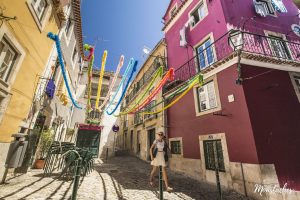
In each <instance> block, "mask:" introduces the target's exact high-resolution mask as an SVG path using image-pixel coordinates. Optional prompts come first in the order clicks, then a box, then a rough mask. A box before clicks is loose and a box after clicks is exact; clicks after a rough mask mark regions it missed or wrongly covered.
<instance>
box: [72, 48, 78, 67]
mask: <svg viewBox="0 0 300 200" xmlns="http://www.w3.org/2000/svg"><path fill="white" fill-rule="evenodd" d="M76 56H77V49H76V45H75V46H74V50H73V55H72V61H73V63H74V62H75V59H76Z"/></svg>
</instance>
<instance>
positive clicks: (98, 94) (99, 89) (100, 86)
mask: <svg viewBox="0 0 300 200" xmlns="http://www.w3.org/2000/svg"><path fill="white" fill-rule="evenodd" d="M106 58H107V51H106V50H105V51H104V53H103V56H102V66H101V71H100V76H99V83H98V91H97V98H96V105H95V109H98V107H99V100H100V96H101V89H102V82H103V76H104V71H105V64H106Z"/></svg>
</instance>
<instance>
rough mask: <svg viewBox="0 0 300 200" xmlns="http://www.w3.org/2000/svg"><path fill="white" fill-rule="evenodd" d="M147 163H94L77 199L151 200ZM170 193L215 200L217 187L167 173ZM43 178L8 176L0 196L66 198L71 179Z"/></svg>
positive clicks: (230, 199) (38, 174) (171, 199)
mask: <svg viewBox="0 0 300 200" xmlns="http://www.w3.org/2000/svg"><path fill="white" fill-rule="evenodd" d="M150 170H151V166H150V164H148V163H146V162H144V161H141V160H139V159H137V158H135V157H115V158H111V159H110V160H108V161H107V162H105V163H102V162H101V161H100V162H98V163H97V164H96V165H95V170H94V171H93V172H92V173H91V174H89V175H87V176H86V177H85V178H84V179H83V180H81V181H80V187H79V190H78V196H77V199H82V200H85V199H87V200H90V199H97V200H98V199H99V200H117V199H120V200H125V199H126V200H143V199H144V200H152V199H153V200H154V199H158V195H159V193H158V180H157V178H156V185H155V186H154V187H151V186H150V185H149V181H148V180H149V177H148V176H149V173H150ZM168 174H169V181H170V185H171V186H172V187H173V188H174V192H172V193H168V192H164V199H168V200H177V199H183V200H189V199H199V200H215V199H217V190H216V187H215V186H213V185H209V184H207V183H200V182H197V181H195V180H192V179H190V178H186V177H184V176H182V175H180V174H177V173H173V172H170V171H169V172H168ZM56 177H57V176H52V177H45V178H43V171H42V170H32V171H31V172H29V173H27V174H25V175H19V176H16V177H12V178H8V179H7V184H5V185H0V199H8V200H9V199H14V200H15V199H36V200H42V199H70V197H71V193H72V186H73V185H72V181H67V180H63V179H57V178H56ZM223 197H224V199H225V200H240V199H241V200H242V199H246V198H243V197H242V196H240V195H239V194H237V193H235V192H233V191H223Z"/></svg>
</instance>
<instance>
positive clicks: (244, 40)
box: [163, 31, 300, 93]
mask: <svg viewBox="0 0 300 200" xmlns="http://www.w3.org/2000/svg"><path fill="white" fill-rule="evenodd" d="M299 41H300V38H299V39H298V38H292V37H288V40H285V39H282V38H280V37H275V36H264V35H259V34H255V33H250V32H240V31H232V32H227V33H226V34H224V35H223V36H222V37H220V38H219V39H217V40H216V41H214V42H213V43H211V44H210V43H207V44H208V45H202V46H203V48H198V52H197V55H196V56H194V57H193V58H192V59H190V60H188V61H187V62H186V63H184V64H183V65H182V66H180V67H178V68H177V69H176V70H175V79H174V81H172V82H169V83H168V84H167V85H166V86H165V87H164V89H163V92H164V93H167V92H170V91H173V90H174V89H175V88H177V87H179V86H180V85H181V84H182V83H184V82H185V81H187V80H189V79H191V78H192V77H194V76H195V75H197V74H198V73H200V72H201V73H203V74H205V73H208V72H209V71H211V70H213V69H215V68H217V67H219V66H221V65H223V64H224V63H226V62H228V61H230V60H232V59H233V58H236V57H240V58H244V59H247V60H251V61H259V62H265V63H270V64H278V65H282V64H286V65H290V66H294V67H300V43H299ZM200 47H201V46H200Z"/></svg>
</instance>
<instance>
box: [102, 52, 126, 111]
mask: <svg viewBox="0 0 300 200" xmlns="http://www.w3.org/2000/svg"><path fill="white" fill-rule="evenodd" d="M123 64H124V56H123V55H121V57H120V61H119V64H118V67H117V70H116V73H115V76H114V78H113V80H112V82H111V85H110V87H109V89H108V93H107V95H106V97H105V99H104V101H103V103H102V104H101V106H100V107H98V110H99V111H100V112H101V111H102V108H103V107H104V106H105V105H106V104H107V102H108V100H109V99H110V97H111V95H110V93H111V91H112V90H113V88H114V87H115V84H116V81H117V79H118V76H119V73H120V71H121V68H122V67H123Z"/></svg>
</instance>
